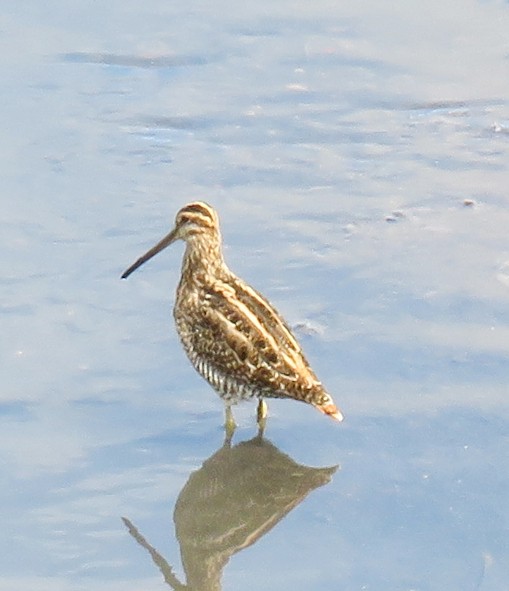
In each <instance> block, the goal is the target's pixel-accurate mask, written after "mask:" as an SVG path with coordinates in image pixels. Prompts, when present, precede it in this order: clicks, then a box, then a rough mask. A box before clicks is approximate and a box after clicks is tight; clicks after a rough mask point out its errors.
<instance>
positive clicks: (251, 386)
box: [122, 202, 343, 423]
mask: <svg viewBox="0 0 509 591" xmlns="http://www.w3.org/2000/svg"><path fill="white" fill-rule="evenodd" d="M179 239H181V240H184V241H185V242H186V250H185V254H184V259H183V263H182V276H181V279H180V283H179V286H178V288H177V297H176V301H175V308H174V317H175V322H176V325H177V331H178V334H179V336H180V339H181V341H182V345H183V347H184V350H185V352H186V354H187V356H188V357H189V359H190V361H191V363H192V364H193V366H194V367H195V369H196V370H197V371H198V372H199V373H200V374H201V375H202V376H203V377H204V378H205V379H206V380H207V381H208V382H209V383H210V384H211V385H212V386H213V388H214V389H215V390H217V392H218V393H219V394H220V396H221V398H222V399H223V400H224V401H225V404H226V407H227V423H228V421H230V422H232V421H233V419H232V418H231V413H230V405H232V404H235V403H236V402H238V401H239V400H241V399H245V398H252V397H257V398H259V400H260V404H259V407H258V419H259V423H263V421H264V419H265V404H264V402H263V398H293V399H294V400H300V401H302V402H307V403H308V404H312V405H313V406H315V407H316V408H317V409H318V410H320V411H321V412H323V413H325V414H327V415H329V416H331V417H332V418H334V419H336V420H338V421H341V420H343V415H342V414H341V412H340V411H339V409H338V408H337V407H336V406H335V404H334V402H333V400H332V398H331V396H330V395H329V394H328V393H327V392H326V391H325V389H324V388H323V386H322V384H321V382H320V381H319V380H318V378H317V377H316V375H315V374H314V373H313V371H312V369H311V368H310V366H309V364H308V362H307V361H306V359H305V357H304V355H303V353H302V350H301V348H300V346H299V344H298V343H297V341H296V340H295V338H294V337H293V335H292V333H291V332H290V329H289V328H288V326H287V325H286V323H285V322H284V320H283V319H282V318H281V316H279V314H278V313H277V312H276V310H274V308H273V307H272V306H271V304H270V303H269V302H268V301H267V300H266V299H265V298H264V297H263V296H262V295H260V294H259V293H258V292H257V291H255V290H254V289H253V288H251V287H250V286H249V285H247V284H246V283H244V282H243V281H242V280H241V279H239V278H238V277H237V276H236V275H234V274H233V273H232V272H231V271H230V270H229V269H228V267H227V266H226V263H225V262H224V259H223V254H222V250H221V234H220V231H219V219H218V216H217V213H216V212H215V211H214V209H213V208H212V207H210V206H209V205H207V204H206V203H202V202H195V203H190V204H189V205H186V206H185V207H183V208H182V209H181V210H180V211H179V212H178V214H177V217H176V220H175V227H174V229H173V230H172V231H171V232H170V233H169V234H168V235H167V236H166V237H165V238H163V239H162V240H161V241H160V242H159V243H158V244H156V245H155V246H154V247H153V248H152V249H150V250H149V251H148V252H147V253H145V254H144V255H143V256H142V257H140V258H139V259H138V260H137V261H136V262H135V263H134V264H133V265H132V266H131V267H129V269H127V270H126V271H125V272H124V274H123V275H122V278H126V277H128V276H129V275H130V274H131V273H132V272H133V271H134V270H135V269H137V268H138V267H139V266H140V265H142V264H143V263H144V262H146V261H147V260H148V259H150V258H152V257H153V256H154V255H155V254H157V253H158V252H159V251H161V250H162V249H163V248H165V247H166V246H168V245H170V244H171V243H172V242H174V241H175V240H179Z"/></svg>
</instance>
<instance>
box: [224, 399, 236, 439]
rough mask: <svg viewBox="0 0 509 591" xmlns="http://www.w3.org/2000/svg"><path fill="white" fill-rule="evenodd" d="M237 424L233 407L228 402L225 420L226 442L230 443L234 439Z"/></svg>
mask: <svg viewBox="0 0 509 591" xmlns="http://www.w3.org/2000/svg"><path fill="white" fill-rule="evenodd" d="M236 427H237V425H236V424H235V419H234V418H233V413H232V407H231V406H230V405H229V404H227V405H226V408H225V421H224V430H225V431H226V439H225V443H230V441H231V440H232V437H233V434H234V433H235V428H236Z"/></svg>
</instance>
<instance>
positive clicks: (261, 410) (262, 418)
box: [256, 398, 267, 437]
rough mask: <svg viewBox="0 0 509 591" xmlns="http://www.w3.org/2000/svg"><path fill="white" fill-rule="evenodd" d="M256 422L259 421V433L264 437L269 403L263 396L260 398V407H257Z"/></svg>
mask: <svg viewBox="0 0 509 591" xmlns="http://www.w3.org/2000/svg"><path fill="white" fill-rule="evenodd" d="M256 422H257V423H258V435H259V436H260V437H263V432H264V431H265V425H266V423H267V403H266V402H265V400H264V399H263V398H260V399H259V400H258V408H257V409H256Z"/></svg>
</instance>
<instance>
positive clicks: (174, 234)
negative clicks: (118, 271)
mask: <svg viewBox="0 0 509 591" xmlns="http://www.w3.org/2000/svg"><path fill="white" fill-rule="evenodd" d="M176 239H177V230H176V228H175V229H174V230H172V231H171V232H170V233H169V234H168V235H167V236H165V237H164V238H163V239H162V240H161V241H160V242H158V243H157V244H156V245H155V246H153V247H152V248H151V249H150V250H147V252H146V253H145V254H144V255H143V256H141V257H140V258H139V259H138V260H137V261H136V262H134V263H133V264H132V265H131V266H130V267H129V269H126V270H125V271H124V272H123V273H122V279H127V277H129V275H130V274H131V273H132V272H133V271H136V269H137V268H138V267H141V265H143V263H146V262H147V261H148V260H149V259H151V258H152V257H153V256H155V255H156V254H157V253H158V252H161V250H163V248H166V247H167V246H169V245H170V244H171V243H172V242H175V240H176Z"/></svg>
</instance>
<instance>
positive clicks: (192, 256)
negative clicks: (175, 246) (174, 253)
mask: <svg viewBox="0 0 509 591" xmlns="http://www.w3.org/2000/svg"><path fill="white" fill-rule="evenodd" d="M224 269H226V264H225V262H224V258H223V251H222V249H221V241H220V239H218V240H210V239H207V240H200V239H199V238H196V239H194V240H192V241H188V242H187V243H186V250H185V253H184V259H183V261H182V277H188V278H189V279H192V278H193V277H198V276H201V275H203V274H206V275H218V274H221V272H222V271H223V270H224Z"/></svg>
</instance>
